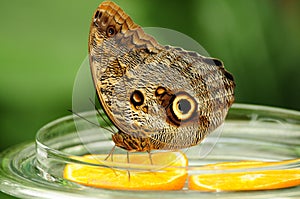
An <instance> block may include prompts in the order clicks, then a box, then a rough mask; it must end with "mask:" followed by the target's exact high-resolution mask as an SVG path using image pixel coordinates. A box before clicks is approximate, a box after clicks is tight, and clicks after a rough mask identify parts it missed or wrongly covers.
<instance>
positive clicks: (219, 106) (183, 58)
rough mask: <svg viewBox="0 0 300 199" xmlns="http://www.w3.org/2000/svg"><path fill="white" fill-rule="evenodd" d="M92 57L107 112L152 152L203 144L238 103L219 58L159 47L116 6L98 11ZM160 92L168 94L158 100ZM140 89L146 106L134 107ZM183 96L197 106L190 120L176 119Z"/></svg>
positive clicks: (91, 41) (103, 6)
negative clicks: (149, 145)
mask: <svg viewBox="0 0 300 199" xmlns="http://www.w3.org/2000/svg"><path fill="white" fill-rule="evenodd" d="M89 55H90V66H91V71H92V75H93V79H94V83H95V87H96V89H97V93H98V96H99V99H100V102H101V104H102V106H103V108H104V110H105V112H106V113H107V114H108V116H109V118H110V119H111V120H112V122H113V123H114V124H115V125H116V127H117V128H118V129H119V130H120V132H122V133H125V134H128V135H131V136H135V137H142V138H147V139H148V138H149V139H151V142H152V148H151V149H175V148H185V147H189V146H193V145H196V144H198V143H199V142H200V141H201V140H202V139H203V138H204V137H205V135H207V134H208V133H209V132H211V131H213V130H214V129H215V128H217V127H218V126H219V125H220V124H221V123H222V122H223V121H224V119H225V116H226V114H227V111H228V109H229V107H230V106H231V104H232V103H233V101H234V97H233V95H234V87H235V85H234V81H233V78H232V76H231V75H230V74H229V73H228V72H227V71H225V69H224V67H223V64H222V63H221V62H220V61H219V60H216V59H212V58H206V57H203V56H201V55H199V54H197V53H195V52H188V51H185V50H183V49H180V48H174V47H170V46H161V45H159V44H158V43H157V42H156V41H155V40H154V39H153V38H152V37H151V36H149V35H147V34H145V33H144V32H143V30H142V29H141V28H140V27H139V26H138V25H136V24H135V23H133V21H132V20H131V19H130V17H129V16H128V15H126V14H125V13H124V12H123V11H122V10H121V9H120V8H119V7H118V6H117V5H115V4H114V3H112V2H103V3H102V4H101V5H100V6H99V7H98V9H97V10H96V11H95V13H94V17H93V19H92V23H91V30H90V38H89ZM159 88H163V89H165V91H166V92H165V93H167V94H166V95H165V94H164V95H162V96H161V97H158V95H157V92H158V90H159ZM137 91H138V92H139V93H141V94H142V96H143V103H142V105H139V106H133V104H132V103H131V102H130V100H131V98H132V95H133V93H135V92H137ZM181 95H183V96H185V97H187V98H191V99H192V100H191V101H190V102H189V103H190V104H189V105H193V104H195V106H194V108H195V111H194V112H193V114H192V117H191V118H192V119H191V120H186V121H183V119H178V118H177V119H176V116H177V115H176V111H174V110H173V109H172V107H174V104H175V101H176V98H177V97H180V96H181ZM182 102H183V101H182ZM175 105H176V104H175ZM177 112H178V110H177Z"/></svg>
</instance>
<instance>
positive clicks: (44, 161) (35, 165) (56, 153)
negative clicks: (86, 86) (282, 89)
mask: <svg viewBox="0 0 300 199" xmlns="http://www.w3.org/2000/svg"><path fill="white" fill-rule="evenodd" d="M80 116H81V117H77V116H68V117H64V118H61V119H58V120H56V121H53V122H51V123H49V124H47V125H46V126H44V127H43V128H42V129H40V130H39V132H38V133H37V136H36V141H35V143H23V144H20V145H18V146H14V147H11V148H9V149H7V150H5V151H4V152H2V153H1V154H0V160H1V167H0V190H1V191H3V192H5V193H7V194H10V195H13V196H16V197H20V198H47V199H50V198H74V199H75V198H78V199H79V198H80V199H81V198H110V199H111V198H128V199H135V198H201V197H202V198H206V199H207V198H239V199H240V198H263V199H265V198H299V197H300V186H298V187H292V188H285V189H278V190H269V191H243V192H198V191H191V190H188V188H187V186H185V187H184V189H182V190H180V191H118V190H108V189H100V188H92V187H87V186H83V185H79V184H76V183H73V182H70V181H67V180H65V179H63V177H62V176H63V169H64V166H65V165H66V163H72V162H73V163H75V162H76V163H78V161H76V160H75V159H74V158H71V156H82V155H85V154H108V153H109V152H110V151H111V149H112V147H113V142H112V140H111V133H110V131H108V130H105V129H106V127H107V128H110V127H111V126H110V124H108V123H105V122H103V120H102V117H99V116H97V113H96V112H85V113H80ZM83 118H85V119H86V120H88V121H90V122H88V121H86V120H85V119H83ZM91 122H94V123H98V122H100V123H101V125H102V126H104V128H99V127H97V126H96V125H94V124H92V123H91ZM112 128H114V127H112ZM183 152H184V153H185V154H186V156H187V158H188V160H189V166H188V168H187V169H188V174H189V175H191V174H195V173H197V172H199V171H200V172H201V173H216V172H219V173H222V172H223V171H222V170H218V171H216V170H203V168H201V167H203V165H206V164H209V163H218V162H228V161H240V160H256V161H272V162H276V163H277V164H275V165H274V166H269V167H267V168H262V167H259V168H255V167H251V168H244V169H239V170H238V171H243V170H244V171H246V170H247V171H249V169H250V170H266V169H268V170H270V169H282V170H284V169H291V168H300V159H299V157H300V113H299V112H297V111H291V110H285V109H279V108H272V107H265V106H256V105H247V104H234V106H233V107H232V108H231V110H230V112H229V114H228V116H227V118H226V121H225V123H224V124H223V125H222V126H221V127H220V128H219V129H217V130H216V131H215V132H213V133H212V134H210V135H209V136H208V137H207V138H206V139H205V141H204V142H203V143H201V144H200V145H197V146H194V147H191V148H189V149H185V150H183ZM115 153H126V151H124V150H122V149H116V151H115ZM153 153H155V152H153ZM287 160H290V161H287ZM81 164H88V163H84V162H81ZM98 166H99V167H101V166H105V165H101V164H99V165H98ZM140 166H141V169H147V168H143V165H140ZM144 167H146V166H145V165H144ZM120 168H121V169H129V168H126V165H125V166H124V165H120ZM226 172H227V173H228V171H226ZM230 172H237V171H236V170H230Z"/></svg>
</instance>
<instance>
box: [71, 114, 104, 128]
mask: <svg viewBox="0 0 300 199" xmlns="http://www.w3.org/2000/svg"><path fill="white" fill-rule="evenodd" d="M68 111H70V112H71V113H73V114H74V115H76V116H77V117H79V118H81V119H83V120H85V121H87V122H88V123H90V124H93V125H95V126H98V127H101V126H100V125H99V124H96V123H94V122H92V121H90V120H88V119H86V118H84V117H83V116H81V115H80V114H78V113H76V112H74V111H72V110H68ZM101 128H102V127H101Z"/></svg>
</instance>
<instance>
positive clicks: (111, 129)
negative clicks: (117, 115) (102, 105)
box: [89, 98, 116, 133]
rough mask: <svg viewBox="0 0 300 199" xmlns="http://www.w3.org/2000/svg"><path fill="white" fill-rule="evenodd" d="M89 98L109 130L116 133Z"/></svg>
mask: <svg viewBox="0 0 300 199" xmlns="http://www.w3.org/2000/svg"><path fill="white" fill-rule="evenodd" d="M89 99H90V102H91V103H92V104H93V105H94V107H95V109H96V111H97V113H98V115H99V116H100V117H101V119H102V120H103V121H104V122H105V123H106V124H107V126H109V128H110V130H109V132H112V133H116V132H115V130H114V129H113V128H112V127H111V125H109V122H108V121H107V120H106V119H105V118H104V117H103V115H102V114H101V113H100V111H99V109H98V107H97V106H96V104H95V103H94V102H93V100H92V99H91V98H89Z"/></svg>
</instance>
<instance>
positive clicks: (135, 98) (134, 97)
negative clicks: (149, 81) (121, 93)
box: [130, 90, 145, 107]
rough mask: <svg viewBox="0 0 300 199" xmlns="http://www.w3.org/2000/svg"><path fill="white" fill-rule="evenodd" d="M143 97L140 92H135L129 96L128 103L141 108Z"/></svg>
mask: <svg viewBox="0 0 300 199" xmlns="http://www.w3.org/2000/svg"><path fill="white" fill-rule="evenodd" d="M144 99H145V98H144V95H143V93H142V92H141V91H139V90H135V91H133V93H132V94H131V96H130V103H131V104H132V105H133V106H134V107H136V106H141V105H142V104H143V103H144Z"/></svg>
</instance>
